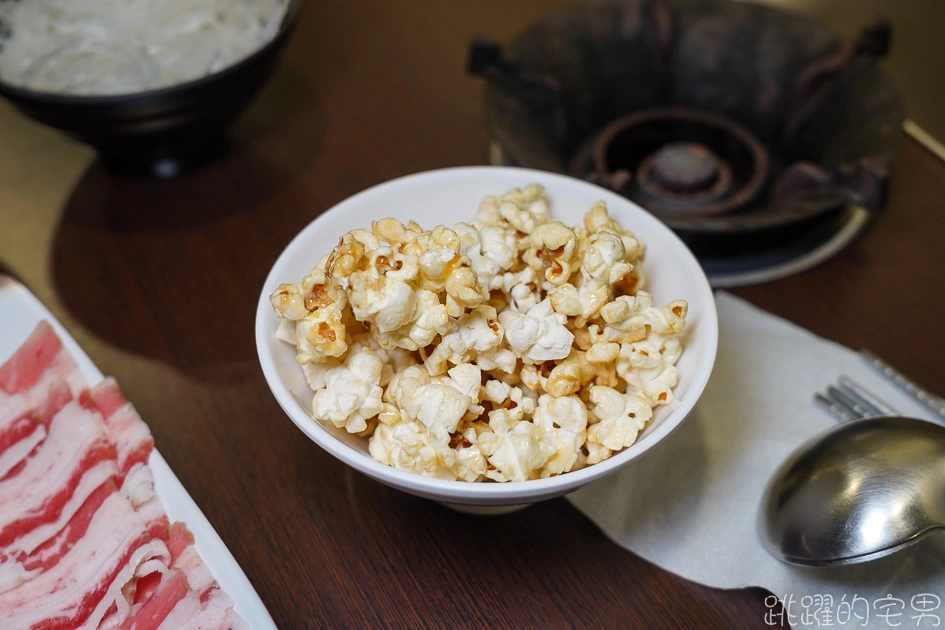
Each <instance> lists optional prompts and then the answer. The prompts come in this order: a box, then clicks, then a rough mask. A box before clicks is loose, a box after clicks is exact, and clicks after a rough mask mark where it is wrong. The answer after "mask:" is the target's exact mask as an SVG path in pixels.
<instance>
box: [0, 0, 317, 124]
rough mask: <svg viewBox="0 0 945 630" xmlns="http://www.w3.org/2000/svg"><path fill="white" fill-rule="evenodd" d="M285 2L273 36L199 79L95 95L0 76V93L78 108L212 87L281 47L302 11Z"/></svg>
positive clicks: (296, 2)
mask: <svg viewBox="0 0 945 630" xmlns="http://www.w3.org/2000/svg"><path fill="white" fill-rule="evenodd" d="M288 2H289V7H288V9H287V10H286V14H285V16H284V17H283V18H282V24H280V25H279V31H278V33H276V36H275V37H273V38H272V39H271V40H270V41H269V42H267V43H266V44H265V45H264V46H262V47H261V48H259V49H258V50H256V51H255V52H253V53H252V54H250V55H249V56H247V57H244V58H243V59H241V60H239V61H237V62H236V63H234V64H233V65H231V66H227V67H226V68H224V69H222V70H220V71H219V72H214V73H212V74H208V75H207V76H204V77H200V78H199V79H193V80H190V81H186V82H184V83H178V84H176V85H171V86H167V87H163V88H157V89H154V90H147V91H145V92H131V93H128V94H109V95H104V96H95V95H78V94H60V93H58V92H44V91H37V90H30V89H27V88H22V87H19V86H15V85H12V84H10V83H6V82H4V81H3V79H2V78H0V96H5V97H7V98H9V99H11V100H13V101H22V102H32V103H37V104H43V105H63V106H70V107H82V108H98V107H110V106H114V105H131V106H142V105H146V104H148V103H150V102H152V101H156V100H157V101H167V100H173V99H174V98H176V97H179V96H182V95H186V94H188V93H191V92H194V91H199V90H201V89H203V88H205V87H208V86H212V85H214V84H216V83H219V82H223V81H226V80H227V79H229V78H230V77H233V76H235V75H239V74H240V73H241V72H242V71H243V70H244V69H245V68H247V67H248V66H251V65H253V64H254V63H255V62H256V61H257V60H258V59H260V58H261V57H264V56H265V55H267V54H269V52H270V51H271V50H273V49H274V48H277V47H278V46H281V45H282V44H283V43H284V42H285V40H286V39H287V38H288V36H289V34H290V33H291V32H292V29H294V28H295V25H296V23H297V22H298V18H299V13H300V12H301V10H302V0H288Z"/></svg>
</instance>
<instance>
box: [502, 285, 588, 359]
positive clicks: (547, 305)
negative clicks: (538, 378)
mask: <svg viewBox="0 0 945 630" xmlns="http://www.w3.org/2000/svg"><path fill="white" fill-rule="evenodd" d="M566 321H567V318H566V317H565V316H564V315H560V314H558V313H555V312H554V309H553V308H552V307H551V302H550V301H549V300H547V299H546V300H543V301H542V302H540V303H539V304H537V305H535V306H534V307H532V308H531V309H529V311H528V312H527V313H526V314H524V315H523V314H521V313H517V312H515V311H504V312H502V313H500V314H499V322H500V323H501V324H502V326H503V327H504V328H505V339H506V341H508V344H509V347H510V348H511V349H512V351H513V352H514V353H515V354H516V356H518V357H520V358H522V359H523V360H524V361H525V362H526V363H539V362H541V361H552V360H555V359H564V358H565V357H567V356H568V354H569V353H570V352H571V342H573V341H574V335H573V334H572V333H571V331H570V330H568V329H567V328H566V327H565V326H564V324H565V322H566Z"/></svg>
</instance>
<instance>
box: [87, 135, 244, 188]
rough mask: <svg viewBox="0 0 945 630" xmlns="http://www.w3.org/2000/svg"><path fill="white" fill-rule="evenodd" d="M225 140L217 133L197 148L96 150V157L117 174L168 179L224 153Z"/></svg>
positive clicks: (217, 157) (215, 158)
mask: <svg viewBox="0 0 945 630" xmlns="http://www.w3.org/2000/svg"><path fill="white" fill-rule="evenodd" d="M226 149H227V141H226V138H225V137H224V136H223V135H222V134H221V135H220V136H215V137H213V138H210V139H208V140H207V141H205V142H202V143H200V144H199V145H197V146H188V147H181V148H168V149H167V150H161V151H149V152H144V153H126V152H124V151H122V152H116V151H109V150H108V149H106V148H99V158H100V159H101V160H102V163H103V164H104V165H105V166H106V167H108V168H109V169H110V170H112V171H114V172H115V173H118V174H120V175H129V176H133V177H149V178H154V179H172V178H174V177H179V176H180V175H183V174H185V173H188V172H190V171H193V170H195V169H197V168H199V167H201V166H204V165H205V164H208V163H209V162H213V161H214V160H217V159H219V158H220V157H222V156H223V155H224V154H225V153H226Z"/></svg>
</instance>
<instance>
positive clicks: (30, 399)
mask: <svg viewBox="0 0 945 630" xmlns="http://www.w3.org/2000/svg"><path fill="white" fill-rule="evenodd" d="M56 381H66V383H68V384H69V388H70V389H71V390H72V391H74V392H77V391H80V390H82V389H84V388H85V387H86V383H85V378H84V377H83V376H82V373H81V372H79V368H78V366H77V365H76V363H75V361H74V360H73V359H72V356H71V355H69V353H68V351H66V349H65V348H64V347H63V346H62V342H61V341H60V340H59V337H57V336H56V333H55V332H54V331H53V329H52V327H51V326H50V325H49V324H48V323H46V322H40V323H39V324H38V325H37V326H36V328H35V330H33V333H32V334H31V335H30V336H29V337H28V338H27V340H26V341H25V342H24V343H23V345H21V346H20V347H19V349H17V351H16V352H15V353H13V356H11V357H10V358H9V359H8V360H7V361H6V363H4V364H3V365H2V366H0V422H2V421H3V419H9V417H8V416H9V414H10V411H11V410H14V411H15V410H17V409H19V413H14V415H19V414H22V413H23V412H25V411H27V410H29V409H32V408H34V407H36V406H37V405H38V404H39V403H40V402H42V401H43V399H45V397H46V393H47V392H48V391H49V389H50V386H51V385H52V383H54V382H56Z"/></svg>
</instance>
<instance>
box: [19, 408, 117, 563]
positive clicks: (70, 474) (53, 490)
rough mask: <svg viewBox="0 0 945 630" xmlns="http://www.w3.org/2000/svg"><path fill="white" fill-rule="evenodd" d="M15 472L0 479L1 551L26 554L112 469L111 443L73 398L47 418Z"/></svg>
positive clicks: (58, 527)
mask: <svg viewBox="0 0 945 630" xmlns="http://www.w3.org/2000/svg"><path fill="white" fill-rule="evenodd" d="M25 464H26V465H25V467H24V469H23V470H22V471H21V472H19V473H18V474H17V475H15V476H13V477H11V478H9V479H6V480H4V481H0V550H2V551H3V552H4V553H5V554H7V555H8V556H10V555H14V554H16V553H27V554H29V553H31V552H33V551H34V550H35V549H36V548H37V547H39V546H40V545H41V544H43V543H44V542H46V541H47V540H48V539H50V538H52V537H53V536H55V535H56V534H57V533H58V532H59V531H60V530H61V529H62V528H63V527H64V526H65V524H66V523H68V522H69V520H70V519H71V518H72V516H73V515H74V514H75V513H76V512H77V511H78V510H79V508H80V507H81V506H82V504H83V503H85V501H86V500H87V499H88V497H89V496H90V495H91V494H92V493H93V492H94V491H95V490H96V489H97V488H98V487H99V486H101V485H102V484H103V483H105V482H106V481H108V480H109V479H111V478H113V477H114V476H115V475H116V474H117V467H116V465H115V447H114V446H113V445H112V444H111V443H110V442H109V441H108V437H107V435H105V433H104V432H103V431H102V428H101V424H100V421H99V420H98V419H97V418H96V417H95V416H94V414H92V413H91V412H89V411H88V410H86V409H84V408H83V407H82V406H81V405H79V404H78V403H76V402H71V403H69V404H67V405H66V406H65V407H63V408H62V410H60V411H59V413H57V414H56V416H55V417H54V418H53V420H52V422H51V423H50V428H49V437H48V438H47V439H46V441H45V442H44V443H43V444H42V446H41V448H40V449H39V451H38V452H37V453H36V455H35V456H33V457H31V458H29V459H28V460H27V461H26V462H25Z"/></svg>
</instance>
